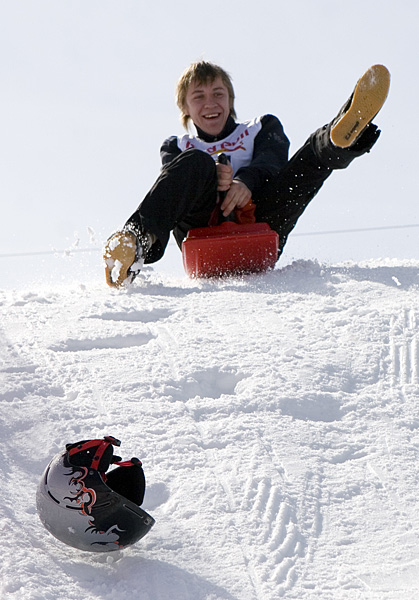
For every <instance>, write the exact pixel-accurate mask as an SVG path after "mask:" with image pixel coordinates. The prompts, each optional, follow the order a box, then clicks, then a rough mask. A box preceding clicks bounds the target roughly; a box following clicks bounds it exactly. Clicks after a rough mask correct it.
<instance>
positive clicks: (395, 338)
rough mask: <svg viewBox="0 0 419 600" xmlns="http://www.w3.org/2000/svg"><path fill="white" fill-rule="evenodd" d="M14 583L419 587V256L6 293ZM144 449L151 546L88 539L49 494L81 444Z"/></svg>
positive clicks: (103, 588)
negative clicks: (56, 466)
mask: <svg viewBox="0 0 419 600" xmlns="http://www.w3.org/2000/svg"><path fill="white" fill-rule="evenodd" d="M0 306H1V313H2V320H1V330H2V331H1V344H0V369H1V382H2V385H1V390H0V398H1V424H0V433H1V435H0V452H1V457H2V458H1V462H0V477H1V492H0V493H1V504H0V528H1V531H2V533H3V538H2V539H3V557H2V561H1V564H0V574H1V577H0V590H1V593H0V597H1V598H2V599H3V598H5V599H6V598H7V599H8V600H15V599H16V600H17V599H19V600H29V599H30V600H41V599H42V600H76V599H77V600H79V599H83V600H90V599H92V600H93V599H103V600H108V599H109V600H111V599H114V598H118V599H120V600H125V599H127V600H134V599H135V600H137V599H141V600H169V599H170V600H277V599H278V598H280V597H283V598H287V599H298V600H302V599H311V598H313V599H316V600H318V599H320V600H329V599H330V600H340V599H355V598H362V599H364V598H365V599H374V600H397V599H400V600H401V599H403V600H410V599H411V600H413V599H414V598H417V597H418V596H419V511H418V506H419V503H418V481H419V461H418V453H419V411H418V405H419V397H418V394H419V357H418V355H419V333H418V332H419V261H402V260H400V261H398V260H392V261H385V260H381V261H374V262H373V261H370V262H365V263H359V264H354V263H345V264H339V265H335V266H326V265H321V264H318V263H316V262H294V263H293V264H292V265H290V266H288V267H285V268H283V269H278V270H275V271H273V272H271V273H269V274H266V275H262V276H248V277H245V278H243V279H238V280H228V279H227V280H225V281H190V280H187V279H186V278H185V277H183V278H182V277H173V276H167V275H162V274H158V273H156V272H153V271H152V270H147V271H145V273H144V275H142V276H141V277H140V278H139V280H138V282H136V284H135V285H133V286H132V287H131V289H129V290H128V291H114V290H109V289H107V288H106V287H105V285H104V284H103V283H96V282H92V283H91V284H78V285H67V286H65V285H63V286H60V287H56V288H55V289H54V288H44V287H41V286H33V287H32V288H31V289H16V290H3V291H0ZM104 434H111V435H114V436H116V437H117V438H120V439H121V440H122V447H121V454H122V456H123V458H125V459H127V458H130V457H131V456H139V458H141V460H142V461H143V465H144V469H145V473H146V477H147V484H148V487H147V492H146V500H145V503H144V508H145V509H146V510H148V512H150V513H151V514H152V515H153V516H154V518H155V519H156V525H155V527H154V528H153V529H152V531H151V532H150V534H149V535H148V536H147V537H146V538H144V539H143V540H142V541H141V542H139V543H138V544H137V545H135V546H133V547H131V548H128V549H126V550H124V551H122V552H117V553H112V554H98V555H96V554H90V553H83V552H80V551H77V550H74V549H73V548H70V547H67V546H65V545H63V544H61V543H60V542H59V541H57V540H55V538H53V537H52V536H51V535H50V534H49V533H48V532H47V531H46V530H45V529H44V528H43V527H42V525H41V523H40V522H39V520H38V517H37V514H36V509H35V490H36V486H37V484H38V481H39V479H40V476H41V473H42V471H43V469H44V468H45V466H46V464H47V463H48V462H49V460H50V459H51V458H52V456H53V455H54V454H56V453H57V452H59V451H60V450H62V449H63V447H64V444H65V443H67V442H75V441H77V440H79V439H83V438H86V437H96V436H102V435H104Z"/></svg>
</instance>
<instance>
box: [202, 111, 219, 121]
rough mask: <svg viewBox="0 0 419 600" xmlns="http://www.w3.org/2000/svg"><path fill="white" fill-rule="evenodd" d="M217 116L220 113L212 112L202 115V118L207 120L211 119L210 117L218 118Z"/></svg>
mask: <svg viewBox="0 0 419 600" xmlns="http://www.w3.org/2000/svg"><path fill="white" fill-rule="evenodd" d="M219 116H220V113H213V114H211V115H204V119H208V120H209V121H211V120H212V119H218V117H219Z"/></svg>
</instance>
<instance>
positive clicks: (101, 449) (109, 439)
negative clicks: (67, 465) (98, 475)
mask: <svg viewBox="0 0 419 600" xmlns="http://www.w3.org/2000/svg"><path fill="white" fill-rule="evenodd" d="M111 444H112V446H120V445H121V442H120V441H119V440H117V439H116V438H114V437H113V436H112V435H107V436H105V437H104V438H103V440H89V441H87V442H83V443H81V444H77V446H75V447H74V448H71V449H70V450H69V451H68V454H69V456H73V455H74V454H77V453H78V452H80V451H83V450H89V448H95V447H96V446H97V450H96V452H95V455H94V457H93V458H92V462H91V464H90V468H92V469H96V470H97V469H98V468H99V463H100V461H101V458H102V456H103V454H104V453H105V450H106V448H108V446H110V445H111Z"/></svg>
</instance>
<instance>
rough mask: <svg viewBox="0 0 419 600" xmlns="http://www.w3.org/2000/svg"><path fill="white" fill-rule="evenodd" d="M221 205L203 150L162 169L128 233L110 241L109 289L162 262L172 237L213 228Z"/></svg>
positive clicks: (212, 168)
mask: <svg viewBox="0 0 419 600" xmlns="http://www.w3.org/2000/svg"><path fill="white" fill-rule="evenodd" d="M216 201H217V174H216V166H215V162H214V160H213V159H212V158H211V156H210V155H208V154H206V153H205V152H202V151H201V150H196V149H191V150H186V151H185V152H182V153H181V154H179V156H177V157H176V158H175V159H173V161H172V162H171V163H169V165H167V166H165V167H164V168H163V169H162V172H161V174H160V176H159V177H158V178H157V180H156V182H155V184H154V185H153V187H152V188H151V190H150V191H149V193H148V194H147V195H146V197H145V198H144V200H143V201H142V202H141V204H140V205H139V207H138V208H137V210H136V211H135V212H134V213H133V214H132V215H131V217H130V218H129V219H128V220H127V222H126V223H125V225H124V227H123V230H122V231H118V232H116V233H115V234H114V235H113V236H111V237H110V238H109V240H108V242H107V244H106V247H105V253H104V259H105V272H106V280H107V283H108V285H110V286H120V285H121V284H122V283H124V282H125V281H126V280H128V281H132V280H133V279H134V277H135V276H136V275H137V274H138V273H139V271H140V270H141V268H142V265H143V264H144V263H152V262H156V261H157V260H159V259H160V258H161V257H162V256H163V254H164V251H165V249H166V246H167V243H168V241H169V237H170V232H171V231H172V230H173V229H178V228H181V229H182V230H186V231H187V230H188V229H190V228H191V227H204V226H206V225H208V221H209V219H210V216H211V212H212V211H213V209H214V207H215V205H216Z"/></svg>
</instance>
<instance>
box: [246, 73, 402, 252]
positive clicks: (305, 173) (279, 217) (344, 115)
mask: <svg viewBox="0 0 419 600" xmlns="http://www.w3.org/2000/svg"><path fill="white" fill-rule="evenodd" d="M389 83H390V77H389V73H388V71H387V69H386V68H385V67H383V66H381V65H376V66H375V67H371V69H369V70H368V71H367V72H366V73H365V74H364V75H363V76H362V77H361V79H360V80H359V81H358V83H357V85H356V87H355V90H354V92H353V93H352V95H351V97H350V98H349V100H348V101H347V102H346V103H345V105H344V107H343V108H342V109H341V110H340V112H339V114H338V115H337V117H336V118H335V119H333V121H331V122H330V123H329V124H328V125H325V126H324V127H322V128H321V129H318V130H317V131H315V132H314V133H313V134H312V135H311V136H310V137H309V139H308V140H307V142H306V143H305V144H304V146H303V147H302V148H301V149H300V150H299V151H298V152H296V154H294V156H293V157H292V158H291V159H290V161H289V162H288V163H287V165H286V166H285V167H284V169H283V170H282V171H281V173H280V174H279V176H278V177H277V178H276V179H275V180H272V181H270V182H269V183H267V185H266V186H264V188H263V189H262V190H261V192H260V193H259V194H258V195H257V196H255V197H254V201H255V203H256V213H255V214H256V219H257V221H260V222H267V223H269V225H270V226H271V227H272V229H274V230H275V231H277V233H278V234H279V237H280V240H279V248H280V250H279V253H280V254H281V252H282V249H283V247H284V245H285V243H286V241H287V237H288V235H289V234H290V232H291V231H292V230H293V228H294V227H295V225H296V223H297V221H298V219H299V217H300V216H301V215H302V214H303V212H304V210H305V209H306V208H307V206H308V204H309V203H310V202H311V200H312V199H313V198H314V196H315V195H316V194H317V192H318V191H319V189H320V188H321V186H322V185H323V183H324V181H325V180H326V179H327V178H328V177H329V175H330V174H331V173H332V171H333V170H334V169H344V168H346V167H347V166H348V165H349V164H350V163H351V162H352V161H353V160H354V159H355V158H356V157H358V156H362V155H363V154H365V153H366V152H369V151H370V150H371V148H372V147H373V145H374V144H375V142H376V141H377V139H378V137H379V135H380V131H379V130H378V129H377V127H376V126H375V125H373V124H372V123H371V119H373V118H374V116H375V115H376V114H377V112H378V111H379V110H380V108H381V107H382V105H383V104H384V102H385V99H386V97H387V93H388V88H389ZM345 131H346V133H343V132H345ZM348 137H349V138H350V139H349V140H348V139H347V138H348Z"/></svg>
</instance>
